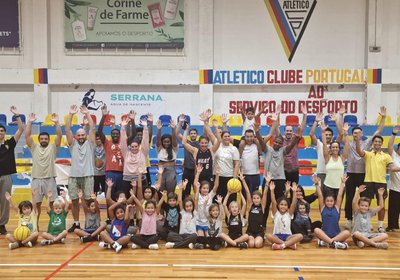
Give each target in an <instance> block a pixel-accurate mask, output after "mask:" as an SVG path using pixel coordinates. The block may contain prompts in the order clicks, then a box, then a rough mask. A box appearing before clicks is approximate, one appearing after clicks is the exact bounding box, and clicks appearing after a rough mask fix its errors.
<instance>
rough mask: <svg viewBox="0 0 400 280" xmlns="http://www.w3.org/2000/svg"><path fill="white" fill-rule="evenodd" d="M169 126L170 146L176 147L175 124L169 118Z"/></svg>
mask: <svg viewBox="0 0 400 280" xmlns="http://www.w3.org/2000/svg"><path fill="white" fill-rule="evenodd" d="M169 127H170V128H171V130H172V132H171V135H172V147H173V148H177V147H178V141H176V124H175V121H174V120H172V119H171V122H170V124H169Z"/></svg>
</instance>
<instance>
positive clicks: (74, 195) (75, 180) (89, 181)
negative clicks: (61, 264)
mask: <svg viewBox="0 0 400 280" xmlns="http://www.w3.org/2000/svg"><path fill="white" fill-rule="evenodd" d="M80 111H81V113H82V114H83V115H85V116H86V119H87V120H88V123H89V138H88V139H87V135H86V131H85V130H84V129H83V128H80V129H78V130H77V131H76V135H75V138H76V139H74V136H73V134H72V131H71V120H72V117H73V116H74V115H75V114H76V113H78V107H77V106H76V105H72V106H71V107H70V109H69V115H68V120H67V123H66V124H65V135H66V137H67V143H68V146H69V150H70V153H71V172H70V174H69V179H68V191H69V192H68V194H69V197H70V199H71V201H72V206H71V208H72V216H73V218H74V224H73V225H72V226H71V228H69V229H68V232H73V231H74V230H75V229H76V228H78V229H80V224H79V197H78V192H79V190H82V192H83V198H84V199H85V200H89V199H90V195H91V194H92V193H93V186H94V178H93V176H94V164H93V162H94V150H95V145H96V144H95V143H96V128H95V125H94V123H93V120H92V118H91V117H90V114H89V110H88V109H87V108H86V107H85V106H81V107H80Z"/></svg>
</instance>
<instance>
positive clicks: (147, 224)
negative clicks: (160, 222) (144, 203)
mask: <svg viewBox="0 0 400 280" xmlns="http://www.w3.org/2000/svg"><path fill="white" fill-rule="evenodd" d="M140 234H143V235H153V234H157V213H156V212H154V213H153V215H151V216H149V215H147V213H146V211H143V213H142V228H141V229H140Z"/></svg>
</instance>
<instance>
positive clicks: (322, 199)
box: [312, 174, 325, 212]
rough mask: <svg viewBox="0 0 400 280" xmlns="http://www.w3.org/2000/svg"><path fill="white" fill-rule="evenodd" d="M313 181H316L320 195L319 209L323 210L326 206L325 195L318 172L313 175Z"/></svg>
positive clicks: (315, 184) (316, 187)
mask: <svg viewBox="0 0 400 280" xmlns="http://www.w3.org/2000/svg"><path fill="white" fill-rule="evenodd" d="M312 181H313V182H314V186H315V189H316V191H317V195H318V206H319V211H320V212H322V210H323V209H324V207H325V203H324V196H323V195H322V190H321V179H320V178H318V176H317V175H316V174H314V175H313V176H312Z"/></svg>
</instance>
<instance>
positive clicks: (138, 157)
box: [121, 119, 149, 197]
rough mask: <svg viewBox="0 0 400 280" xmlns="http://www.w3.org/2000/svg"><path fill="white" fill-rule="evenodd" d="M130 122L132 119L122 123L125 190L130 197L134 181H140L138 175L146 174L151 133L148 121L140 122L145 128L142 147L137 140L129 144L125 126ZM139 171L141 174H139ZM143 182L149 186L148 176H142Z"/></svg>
mask: <svg viewBox="0 0 400 280" xmlns="http://www.w3.org/2000/svg"><path fill="white" fill-rule="evenodd" d="M129 122H130V119H125V120H123V121H122V122H121V152H122V156H123V157H124V172H123V186H124V190H126V191H125V194H127V195H128V197H129V190H130V189H131V182H132V180H135V181H138V180H139V177H138V174H139V173H146V161H147V156H148V154H149V131H148V129H147V121H146V120H141V121H140V124H141V125H142V126H143V138H142V142H141V145H140V146H139V142H138V140H137V138H134V139H132V140H130V141H129V142H130V143H127V135H126V130H125V126H126V125H127V124H128V123H129ZM139 170H140V171H141V172H139ZM141 180H142V184H143V185H144V186H147V180H146V174H144V175H143V176H142V178H141Z"/></svg>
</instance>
